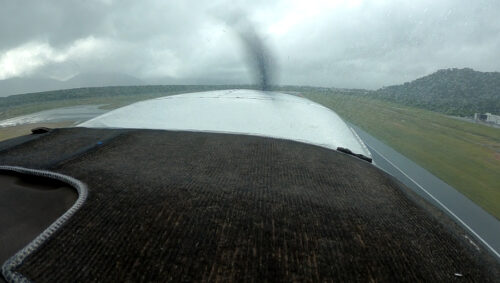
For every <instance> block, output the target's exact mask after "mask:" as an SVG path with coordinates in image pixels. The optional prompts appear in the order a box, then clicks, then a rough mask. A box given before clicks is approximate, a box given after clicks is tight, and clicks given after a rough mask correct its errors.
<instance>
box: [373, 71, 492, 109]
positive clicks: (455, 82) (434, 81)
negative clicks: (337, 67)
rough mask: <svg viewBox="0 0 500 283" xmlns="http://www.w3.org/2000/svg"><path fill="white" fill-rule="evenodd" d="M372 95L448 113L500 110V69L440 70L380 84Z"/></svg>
mask: <svg viewBox="0 0 500 283" xmlns="http://www.w3.org/2000/svg"><path fill="white" fill-rule="evenodd" d="M370 95H371V96H372V97H374V98H379V99H384V100H388V101H392V102H397V103H400V104H404V105H408V106H414V107H418V108H423V109H428V110H432V111H437V112H441V113H444V114H448V115H456V116H472V115H473V114H474V113H476V112H479V113H485V112H490V113H493V114H500V73H499V72H478V71H474V70H472V69H469V68H465V69H445V70H439V71H437V72H435V73H433V74H430V75H428V76H425V77H422V78H419V79H416V80H414V81H412V82H407V83H404V84H402V85H396V86H389V87H384V88H381V89H379V90H377V91H375V92H371V93H370Z"/></svg>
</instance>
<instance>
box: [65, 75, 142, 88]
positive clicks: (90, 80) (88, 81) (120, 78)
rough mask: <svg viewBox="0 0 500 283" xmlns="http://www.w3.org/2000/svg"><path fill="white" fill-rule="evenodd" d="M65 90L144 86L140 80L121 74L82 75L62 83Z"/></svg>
mask: <svg viewBox="0 0 500 283" xmlns="http://www.w3.org/2000/svg"><path fill="white" fill-rule="evenodd" d="M63 85H64V86H65V88H79V87H101V86H133V85H144V82H143V81H141V80H140V79H138V78H136V77H133V76H130V75H127V74H122V73H83V74H78V75H76V76H74V77H72V78H71V79H69V80H67V81H64V82H63Z"/></svg>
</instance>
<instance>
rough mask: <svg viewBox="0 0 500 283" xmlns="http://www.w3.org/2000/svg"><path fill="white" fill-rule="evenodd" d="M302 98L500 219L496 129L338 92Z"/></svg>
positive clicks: (498, 132) (499, 159) (498, 131)
mask: <svg viewBox="0 0 500 283" xmlns="http://www.w3.org/2000/svg"><path fill="white" fill-rule="evenodd" d="M303 95H304V96H305V97H307V98H309V99H311V100H313V101H316V102H318V103H320V104H323V105H325V106H327V107H329V108H331V109H333V110H335V112H337V113H338V114H339V115H340V116H342V118H344V119H345V120H347V121H349V122H351V123H353V124H355V125H357V126H359V127H361V128H362V129H364V130H366V131H367V132H368V133H370V134H372V135H373V136H375V137H377V138H378V139H380V140H382V141H384V142H385V143H387V144H388V145H390V146H391V147H392V148H394V149H395V150H397V151H398V152H400V153H402V154H403V155H405V156H407V157H408V158H410V159H412V160H413V161H415V162H416V163H418V164H419V165H421V166H422V167H424V168H426V169H427V170H428V171H430V172H431V173H433V174H434V175H436V176H437V177H439V178H441V179H442V180H443V181H445V182H446V183H448V184H449V185H451V186H453V187H454V188H456V189H457V190H459V191H460V192H462V193H463V194H464V195H466V196H467V197H468V198H470V199H471V200H472V201H474V202H475V203H477V204H478V205H480V206H481V207H483V208H484V209H485V210H486V211H488V212H489V213H491V214H492V215H494V216H495V217H497V218H499V219H500V129H497V128H492V127H487V126H484V125H479V124H473V123H468V122H465V121H460V120H457V119H452V118H450V117H447V116H445V115H441V114H438V113H435V112H431V111H427V110H421V109H415V108H411V107H405V106H401V105H398V104H394V103H389V102H384V101H380V100H375V99H370V98H368V97H366V96H353V95H346V94H341V93H335V92H333V91H332V92H330V93H324V92H323V93H314V92H306V93H303Z"/></svg>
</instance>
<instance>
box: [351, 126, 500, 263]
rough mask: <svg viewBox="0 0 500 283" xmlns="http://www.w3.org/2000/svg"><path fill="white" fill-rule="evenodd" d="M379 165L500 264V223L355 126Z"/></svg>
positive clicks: (446, 185)
mask: <svg viewBox="0 0 500 283" xmlns="http://www.w3.org/2000/svg"><path fill="white" fill-rule="evenodd" d="M349 125H350V126H351V127H352V128H353V129H354V130H355V131H356V132H357V133H358V135H359V136H360V137H361V139H362V140H363V141H364V142H365V144H366V145H367V146H368V148H369V150H370V152H371V153H372V157H373V160H374V162H375V163H376V166H378V167H379V168H381V169H382V170H384V171H386V172H388V173H389V174H391V175H393V176H394V177H396V178H397V179H398V180H399V181H401V182H402V183H404V184H405V185H407V186H408V187H410V188H411V189H412V190H414V191H415V192H416V193H417V194H418V195H420V196H422V197H423V198H425V199H426V200H428V201H429V202H431V203H432V204H434V205H435V206H436V207H438V208H439V209H441V210H442V211H444V212H445V213H447V214H448V215H450V217H452V218H453V219H455V221H456V222H457V223H459V224H460V225H462V226H463V227H464V228H465V229H466V230H468V231H469V232H470V233H471V234H472V236H473V237H474V239H469V240H474V243H477V245H478V247H479V246H481V247H483V248H485V249H487V250H488V251H489V252H491V253H492V254H493V255H495V256H496V258H497V259H498V260H499V261H500V221H499V220H498V219H496V218H495V217H494V216H492V215H491V214H489V213H488V212H486V211H485V210H484V209H482V208H481V207H479V206H478V205H476V204H475V203H474V202H472V201H471V200H470V199H468V198H467V197H466V196H464V195H462V194H461V193H460V192H458V191H457V190H456V189H454V188H453V187H451V186H450V185H448V184H446V183H445V182H443V181H442V180H441V179H439V178H438V177H436V176H434V175H433V174H431V173H430V172H428V171H427V170H425V169H424V168H422V167H420V166H419V165H417V164H416V163H414V162H413V161H411V160H409V159H408V158H406V157H405V156H403V155H402V154H400V153H398V152H396V151H395V150H393V149H392V148H391V147H389V146H388V145H386V144H384V143H383V142H381V141H379V140H377V139H376V138H374V137H373V136H371V135H370V134H368V133H367V132H365V131H363V130H362V129H360V128H359V127H356V126H355V125H352V124H349Z"/></svg>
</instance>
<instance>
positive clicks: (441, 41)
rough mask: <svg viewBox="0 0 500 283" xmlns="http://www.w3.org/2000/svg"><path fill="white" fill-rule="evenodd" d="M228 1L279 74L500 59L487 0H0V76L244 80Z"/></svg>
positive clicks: (368, 81)
mask: <svg viewBox="0 0 500 283" xmlns="http://www.w3.org/2000/svg"><path fill="white" fill-rule="evenodd" d="M268 2H273V3H272V4H270V3H268ZM235 11H238V13H241V11H244V12H245V14H246V17H248V18H249V19H250V20H251V22H253V23H254V24H255V29H256V30H257V31H259V34H260V35H261V36H260V37H261V38H262V39H263V40H264V42H265V44H266V46H268V47H269V48H270V49H271V50H274V54H275V55H276V58H275V61H276V62H277V63H278V67H279V70H280V71H279V81H278V83H281V84H307V85H320V86H335V87H353V88H378V87H381V86H384V85H390V84H394V83H401V82H404V81H408V80H412V79H415V78H417V77H419V76H422V75H426V74H429V73H431V72H433V71H435V70H436V69H439V68H449V67H472V68H474V69H477V70H481V71H498V70H499V69H500V68H499V61H498V55H497V53H498V51H499V50H500V21H499V20H498V19H497V18H498V15H497V13H498V11H500V2H499V1H496V0H479V1H465V0H462V1H458V0H457V1H452V0H444V1H430V0H426V1H383V2H382V1H362V0H358V1H326V2H325V1H318V2H317V3H316V2H315V1H307V2H306V3H302V2H299V1H297V2H296V1H275V2H274V1H249V2H247V3H246V1H205V2H199V1H161V0H158V1H153V0H148V1H132V0H129V1H111V0H109V1H104V0H103V1H97V0H96V1H63V0H61V1H29V2H28V1H4V2H2V4H1V9H0V38H2V40H1V41H0V78H9V77H14V76H49V77H57V78H67V77H69V76H71V75H75V74H77V73H85V72H104V71H105V72H124V73H127V74H130V75H134V76H136V77H139V78H141V79H143V80H149V81H161V80H162V78H169V79H171V80H172V81H176V82H183V83H248V82H250V81H251V78H252V76H251V75H250V74H249V72H248V69H247V68H246V62H245V60H246V58H245V56H244V53H243V50H244V49H243V48H242V45H241V43H240V42H239V39H238V36H237V34H236V32H235V31H234V30H233V27H232V24H231V23H230V22H229V23H228V21H224V20H221V18H224V17H226V18H227V17H228V15H231V14H234V15H238V13H236V12H235Z"/></svg>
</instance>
